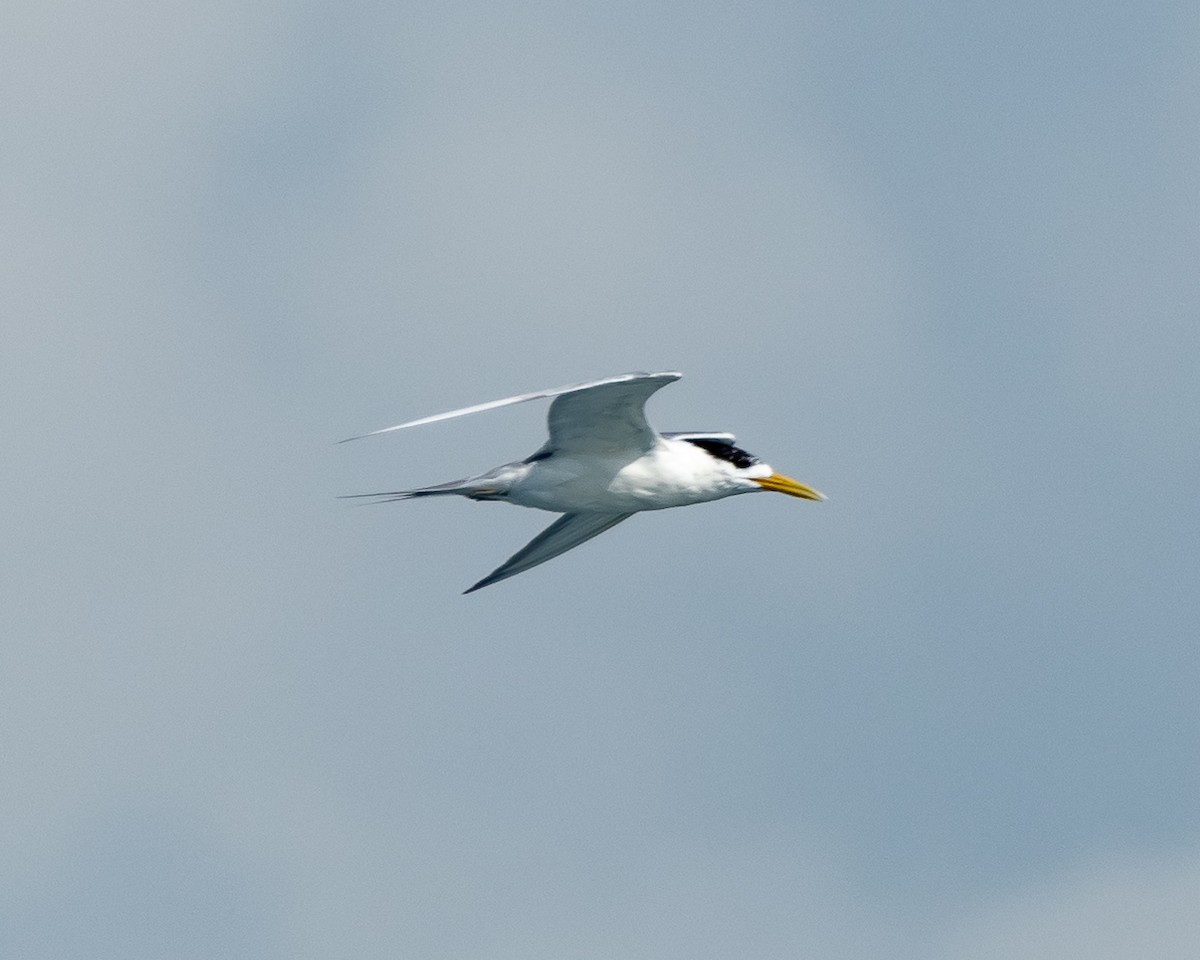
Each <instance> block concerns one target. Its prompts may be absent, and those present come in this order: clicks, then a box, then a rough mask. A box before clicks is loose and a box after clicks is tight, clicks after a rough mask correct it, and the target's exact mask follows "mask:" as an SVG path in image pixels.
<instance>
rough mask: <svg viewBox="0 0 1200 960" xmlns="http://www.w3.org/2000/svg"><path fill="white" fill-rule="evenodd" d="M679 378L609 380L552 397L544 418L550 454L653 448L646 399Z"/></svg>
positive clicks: (643, 376) (664, 375)
mask: <svg viewBox="0 0 1200 960" xmlns="http://www.w3.org/2000/svg"><path fill="white" fill-rule="evenodd" d="M679 376H680V375H679V374H678V373H653V374H651V373H642V374H636V375H633V376H629V377H621V378H617V377H614V378H612V379H611V380H608V381H601V382H599V383H595V384H592V385H591V386H586V387H583V388H582V389H579V390H572V391H571V392H570V393H564V394H562V395H560V396H559V397H557V398H556V399H555V401H554V402H553V403H552V404H550V414H549V416H548V417H547V418H546V419H547V422H548V425H549V427H550V440H549V442H548V444H547V446H548V448H549V449H550V450H552V451H554V452H555V453H559V452H562V453H604V452H607V451H620V452H626V451H628V452H630V453H639V454H640V453H643V452H645V451H646V450H649V449H650V448H651V447H653V446H654V439H655V433H654V430H653V429H652V428H651V426H650V424H648V423H647V422H646V400H648V399H649V397H650V395H651V394H652V393H654V392H655V391H656V390H659V389H661V388H662V387H664V386H666V385H667V384H668V383H671V382H672V381H674V380H678V379H679Z"/></svg>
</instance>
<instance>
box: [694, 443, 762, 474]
mask: <svg viewBox="0 0 1200 960" xmlns="http://www.w3.org/2000/svg"><path fill="white" fill-rule="evenodd" d="M680 439H683V440H687V442H688V443H690V444H692V445H693V446H696V447H699V448H700V449H701V450H703V451H704V452H705V453H707V454H708V455H709V456H710V457H714V458H715V459H717V460H724V461H725V462H726V463H732V464H733V465H734V466H735V467H738V468H739V469H745V468H746V467H752V466H754V465H755V464H756V463H758V457H756V456H754V454H752V453H747V452H746V451H745V450H743V449H742V448H741V447H735V446H734V445H733V444H732V443H722V442H721V441H719V440H699V439H697V440H693V439H691V438H690V437H681V438H680Z"/></svg>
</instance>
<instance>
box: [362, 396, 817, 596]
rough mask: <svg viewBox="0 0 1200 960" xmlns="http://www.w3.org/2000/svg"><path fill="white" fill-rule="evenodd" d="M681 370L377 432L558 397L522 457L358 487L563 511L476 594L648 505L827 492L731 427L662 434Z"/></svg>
mask: <svg viewBox="0 0 1200 960" xmlns="http://www.w3.org/2000/svg"><path fill="white" fill-rule="evenodd" d="M681 376H682V374H680V373H626V374H621V375H620V376H615V377H605V378H603V379H601V380H589V381H588V382H587V383H577V384H574V385H572V386H568V387H555V388H553V389H551V390H538V391H536V392H535V393H522V394H518V395H517V396H515V397H505V398H504V399H503V400H491V401H489V402H488V403H480V404H476V405H475V406H472V407H463V408H461V409H459V410H451V411H449V412H448V413H438V414H434V415H433V416H431V417H421V418H420V419H418V420H409V421H408V422H406V423H398V424H396V425H395V426H394V427H385V428H383V429H382V430H373V431H371V432H370V433H365V434H362V436H359V437H348V438H347V439H346V440H343V441H341V442H342V443H346V442H348V441H350V440H360V439H362V437H373V436H377V435H378V434H381V433H390V432H391V431H393V430H403V429H405V428H406V427H415V426H419V425H421V424H425V423H436V422H437V421H439V420H449V419H450V418H452V417H461V416H464V415H466V414H468V413H480V412H482V411H484V410H494V409H496V408H497V407H506V406H509V405H510V404H514V403H524V402H525V401H527V400H540V399H543V398H546V397H553V398H554V400H553V402H551V404H550V412H549V416H548V418H547V419H548V423H549V428H550V438H549V439H548V440H547V441H546V442H545V443H544V444H542V446H541V448H539V449H538V450H536V451H535V452H534V453H532V454H530V455H529V456H528V457H526V458H525V459H524V460H517V461H514V462H513V463H506V464H503V465H502V466H499V467H496V468H495V469H494V470H489V471H488V472H487V473H482V474H480V475H479V476H475V477H467V478H466V479H463V480H453V481H451V482H449V483H439V484H436V485H435V486H431V487H418V488H417V489H415V490H394V491H391V492H387V493H362V494H353V495H351V498H353V497H372V498H374V499H375V500H376V501H377V502H379V503H390V502H392V501H395V500H411V499H413V498H416V497H441V496H458V497H469V498H470V499H472V500H500V501H504V502H506V503H515V504H517V505H518V506H522V507H534V508H536V509H538V510H549V511H550V512H551V513H561V514H562V516H561V517H559V518H558V519H557V520H555V521H554V523H552V524H550V526H549V527H547V528H546V529H545V530H543V531H542V532H541V533H539V534H538V535H537V536H536V537H534V538H533V539H532V540H531V541H530V542H529V543H527V544H526V545H525V546H524V547H522V548H521V549H520V550H518V551H517V552H516V553H515V554H513V555H512V556H511V557H509V558H508V560H506V561H505V562H504V563H503V564H501V565H500V566H499V567H497V568H496V569H495V570H493V571H492V572H491V573H489V574H488V575H487V576H486V577H484V578H483V579H482V580H480V581H479V582H478V583H476V584H474V585H473V586H471V587H470V588H468V589H467V590H465V591H464V593H472V592H473V591H475V590H479V589H480V588H482V587H486V586H489V585H491V584H493V583H497V582H499V581H501V580H505V579H507V578H508V577H513V576H516V575H517V574H518V573H524V572H525V571H526V570H529V569H530V568H531V567H536V566H537V565H538V564H539V563H545V562H546V561H547V560H551V559H553V558H554V557H557V556H558V555H559V554H561V553H566V551H568V550H570V549H571V548H572V547H577V546H579V544H581V543H583V542H584V541H585V540H590V539H591V538H592V537H595V536H597V535H599V534H601V533H603V532H604V531H605V530H608V529H610V528H612V527H615V526H616V525H617V524H618V523H620V522H621V521H622V520H627V519H628V518H629V517H631V516H633V515H634V514H635V513H640V512H641V511H643V510H664V509H666V508H667V507H686V506H688V505H689V504H693V503H704V502H705V501H708V500H720V499H722V498H723V497H732V496H736V495H737V494H739V493H757V492H759V491H762V490H772V491H775V492H776V493H786V494H787V495H788V496H792V497H801V498H803V499H805V500H824V499H825V497H824V495H823V494H820V493H818V492H817V491H816V490H814V489H813V488H812V487H809V486H806V485H805V484H803V483H799V482H797V481H796V480H793V479H791V478H790V477H785V476H784V475H783V474H780V473H776V472H775V471H774V470H772V469H771V468H770V467H769V466H767V464H765V463H763V462H762V461H761V460H759V459H758V458H757V457H754V456H752V455H751V454H749V453H747V452H746V451H745V450H742V449H740V448H739V447H736V446H734V444H733V441H734V436H733V434H731V433H659V432H658V431H656V430H655V429H654V428H653V427H651V426H650V424H648V423H647V422H646V412H645V406H646V401H647V399H649V397H650V395H651V394H653V393H654V392H655V391H656V390H659V389H660V388H662V387H664V386H666V385H667V384H668V383H671V382H673V381H675V380H678V379H679V378H680V377H681Z"/></svg>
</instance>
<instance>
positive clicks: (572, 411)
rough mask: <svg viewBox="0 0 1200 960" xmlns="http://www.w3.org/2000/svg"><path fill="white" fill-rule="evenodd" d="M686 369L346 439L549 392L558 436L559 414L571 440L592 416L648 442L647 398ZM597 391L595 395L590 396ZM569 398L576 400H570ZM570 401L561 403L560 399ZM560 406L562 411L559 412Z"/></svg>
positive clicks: (604, 427)
mask: <svg viewBox="0 0 1200 960" xmlns="http://www.w3.org/2000/svg"><path fill="white" fill-rule="evenodd" d="M681 376H683V374H681V373H624V374H621V375H620V376H616V377H605V378H604V379H602V380H589V381H588V382H586V383H575V384H572V385H570V386H567V387H553V388H552V389H550V390H538V391H536V392H535V393H521V394H518V395H517V396H515V397H505V398H504V399H503V400H489V401H488V402H487V403H477V404H475V406H473V407H462V408H460V409H458V410H450V411H449V412H447V413H435V414H434V415H433V416H431V417H421V418H420V419H418V420H408V421H406V422H405V423H398V424H396V425H395V426H394V427H384V428H383V429H382V430H372V431H371V432H370V433H364V434H360V435H359V436H357V437H347V438H346V439H345V440H341V441H339V442H340V443H347V442H349V441H350V440H361V439H362V438H363V437H373V436H375V435H376V434H380V433H391V432H392V431H393V430H403V429H404V428H405V427H417V426H420V425H421V424H425V423H437V422H438V421H439V420H449V419H451V418H453V417H462V416H466V415H467V414H468V413H482V412H483V411H484V410H495V409H496V408H497V407H507V406H511V405H512V404H514V403H524V402H525V401H527V400H541V399H543V398H545V397H558V398H559V399H558V400H556V401H555V402H554V403H553V404H552V405H551V407H550V432H551V439H552V440H553V439H554V433H555V418H556V416H557V417H558V420H559V432H560V434H561V436H562V438H563V440H564V442H567V438H568V437H582V436H586V435H587V434H588V433H589V430H588V428H587V425H586V424H587V423H588V418H589V417H591V418H593V419H595V420H597V421H600V422H598V423H597V424H596V429H595V430H594V431H591V432H592V433H593V435H595V436H601V435H603V436H609V435H612V434H613V433H614V432H616V433H619V432H621V428H620V427H619V425H620V424H622V423H623V424H624V433H625V435H626V437H627V438H628V437H630V436H632V435H636V437H637V442H643V441H644V439H645V437H646V435H647V434H648V433H649V435H650V436H651V437H652V436H653V432H652V431H650V427H649V426H648V425H647V423H646V417H645V414H644V413H643V412H642V406H643V405H644V404H645V402H646V398H647V397H649V396H650V394H652V393H654V391H655V390H657V389H659V388H660V387H663V386H665V385H666V384H668V383H670V382H672V381H673V380H678V379H679V378H680V377H681ZM589 396H591V397H593V398H594V399H591V400H589V399H588V397H589ZM568 398H570V399H571V401H572V402H567V401H568ZM564 403H566V406H562V407H560V404H564ZM556 409H557V410H558V413H556Z"/></svg>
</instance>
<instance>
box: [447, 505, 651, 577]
mask: <svg viewBox="0 0 1200 960" xmlns="http://www.w3.org/2000/svg"><path fill="white" fill-rule="evenodd" d="M631 516H633V514H631V513H564V514H563V515H562V516H561V517H559V518H558V519H557V520H555V521H554V522H553V523H552V524H550V526H548V527H547V528H546V529H545V530H543V531H542V532H541V533H539V534H538V535H537V536H536V537H534V538H533V539H532V540H530V541H529V543H527V544H525V546H523V547H522V548H521V549H520V550H518V551H517V552H516V553H514V554H513V555H512V556H511V557H509V558H508V559H507V560H505V561H504V563H503V564H501V565H500V566H499V567H497V568H496V569H495V570H493V571H492V572H491V573H489V574H488V575H487V576H486V577H484V578H483V579H482V580H480V581H479V582H478V583H477V584H475V585H474V586H473V587H470V588H469V589H467V590H464V591H463V593H473V592H474V591H476V590H478V589H480V588H481V587H486V586H488V585H490V584H493V583H496V582H497V581H500V580H505V579H507V578H508V577H515V576H516V575H517V574H518V573H524V572H525V571H526V570H528V569H529V568H530V567H536V566H537V565H538V564H539V563H545V562H546V561H547V560H553V559H554V558H555V557H557V556H558V555H559V554H560V553H566V552H567V551H568V550H570V549H571V548H572V547H577V546H579V545H580V544H581V543H583V542H584V541H585V540H591V539H592V537H595V536H599V535H600V534H602V533H603V532H604V531H605V530H608V529H610V528H611V527H615V526H616V525H617V524H618V523H620V522H621V521H622V520H627V519H628V518H629V517H631Z"/></svg>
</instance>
